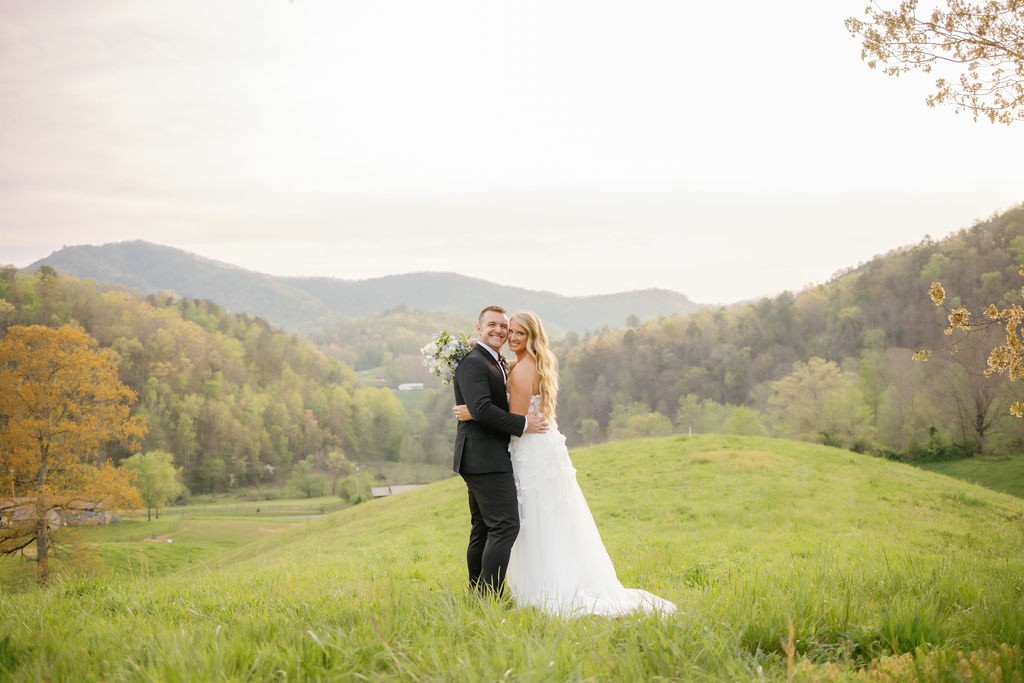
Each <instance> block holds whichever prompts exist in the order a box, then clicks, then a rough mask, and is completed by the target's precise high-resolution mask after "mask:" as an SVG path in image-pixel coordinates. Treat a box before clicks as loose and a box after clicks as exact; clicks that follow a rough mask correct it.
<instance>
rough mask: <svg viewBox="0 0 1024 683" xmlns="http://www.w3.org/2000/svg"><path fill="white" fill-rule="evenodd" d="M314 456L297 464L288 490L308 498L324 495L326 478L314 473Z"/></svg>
mask: <svg viewBox="0 0 1024 683" xmlns="http://www.w3.org/2000/svg"><path fill="white" fill-rule="evenodd" d="M313 460H314V456H312V455H311V456H309V457H307V458H304V459H302V460H300V461H299V462H297V463H295V467H294V468H293V469H292V473H291V475H289V477H288V482H287V484H286V485H287V486H288V488H290V489H292V490H294V491H296V492H298V493H301V494H302V495H304V496H305V497H306V498H312V497H314V496H322V495H323V494H324V478H323V477H322V476H320V475H319V474H317V473H316V472H315V471H314V462H313Z"/></svg>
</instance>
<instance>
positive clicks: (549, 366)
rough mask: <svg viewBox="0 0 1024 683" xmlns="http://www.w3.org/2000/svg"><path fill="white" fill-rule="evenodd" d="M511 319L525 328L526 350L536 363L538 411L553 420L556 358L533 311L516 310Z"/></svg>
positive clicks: (556, 384) (556, 401)
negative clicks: (538, 395)
mask: <svg viewBox="0 0 1024 683" xmlns="http://www.w3.org/2000/svg"><path fill="white" fill-rule="evenodd" d="M512 320H514V321H515V322H517V323H518V324H520V325H522V326H523V329H525V330H526V334H527V338H526V352H527V353H528V354H530V357H531V358H533V360H534V361H535V362H536V363H537V374H538V375H540V413H541V415H543V416H544V417H546V418H547V419H549V420H554V419H555V407H556V406H557V404H558V359H557V358H555V354H553V353H551V349H550V347H549V346H548V335H547V333H546V332H545V331H544V325H543V324H541V322H540V318H538V317H537V314H536V313H534V312H533V311H517V312H516V313H513V314H512Z"/></svg>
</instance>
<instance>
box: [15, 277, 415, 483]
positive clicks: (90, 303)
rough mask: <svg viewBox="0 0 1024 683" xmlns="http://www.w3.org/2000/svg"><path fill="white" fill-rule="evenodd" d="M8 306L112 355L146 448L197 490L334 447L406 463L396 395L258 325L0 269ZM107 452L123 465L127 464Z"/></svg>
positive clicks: (195, 304)
mask: <svg viewBox="0 0 1024 683" xmlns="http://www.w3.org/2000/svg"><path fill="white" fill-rule="evenodd" d="M0 301H4V302H6V303H7V304H9V305H10V306H12V307H13V313H12V314H11V317H12V319H13V321H14V322H18V323H24V322H45V324H47V325H59V324H63V323H67V322H72V321H73V322H75V323H77V324H80V325H81V326H82V327H84V328H85V329H86V330H87V331H88V332H89V333H90V334H91V335H92V336H93V337H95V338H96V339H97V340H98V342H99V345H100V346H101V347H104V348H109V349H111V351H112V352H113V353H114V354H115V355H116V361H117V372H118V376H119V378H120V380H121V381H122V382H123V383H124V384H126V385H127V386H128V387H129V388H130V389H132V390H133V391H135V392H136V393H137V394H138V396H139V401H138V404H137V407H136V413H137V414H138V415H139V416H140V417H142V418H144V419H145V420H146V422H147V425H148V426H149V433H148V434H147V435H146V437H145V438H144V439H143V442H142V444H141V447H142V450H144V451H151V450H162V451H166V452H168V453H171V454H173V456H174V461H175V466H176V467H181V468H182V477H183V480H184V483H185V484H186V485H187V486H188V487H189V488H190V489H191V490H193V491H199V492H202V491H216V490H223V489H225V488H228V487H230V486H232V485H243V484H255V483H258V482H261V481H267V480H268V479H271V478H277V477H281V476H284V475H287V474H288V472H289V471H290V470H291V468H292V467H294V465H295V463H298V462H300V461H302V460H303V459H305V458H307V457H309V456H311V455H314V456H317V457H318V458H320V457H322V456H324V455H326V453H328V452H330V451H331V450H333V449H339V450H341V451H343V452H344V453H345V454H346V456H348V457H349V458H351V459H353V460H364V461H366V460H376V459H380V458H384V457H389V458H392V459H397V458H398V457H399V453H398V451H399V448H398V445H396V444H398V443H400V442H401V439H402V436H403V433H402V430H403V429H405V420H404V412H403V409H402V407H401V405H396V404H395V403H394V402H392V400H391V399H393V396H392V395H391V393H390V392H389V391H388V390H386V389H373V388H369V387H364V386H362V385H360V384H359V382H358V381H357V380H356V378H355V374H354V372H353V371H352V369H351V368H349V367H347V366H345V365H344V364H342V363H340V362H338V361H337V360H334V359H332V358H330V357H328V356H326V355H325V354H324V353H322V352H320V351H319V350H318V349H316V348H315V347H314V346H313V345H312V344H311V343H309V342H306V341H303V340H300V339H298V338H296V337H294V336H291V335H288V334H285V333H283V332H281V331H279V330H276V329H274V328H272V327H271V326H270V325H268V324H267V323H266V322H265V321H263V320H261V319H259V318H253V317H249V316H245V315H234V314H230V313H227V312H225V311H223V310H222V309H221V308H220V307H219V306H217V305H215V304H213V303H210V302H206V301H198V300H193V299H180V298H178V297H175V296H173V295H171V294H169V293H161V294H153V295H148V296H146V297H141V296H140V295H137V294H133V293H130V292H128V291H125V290H123V289H120V288H109V289H101V288H100V287H98V286H97V285H96V284H95V283H92V282H89V281H83V280H77V279H75V278H70V277H61V276H57V275H55V274H49V273H46V274H44V273H41V272H40V273H36V274H33V275H22V274H19V273H17V271H15V270H14V269H13V268H4V269H0ZM395 425H397V427H396V426H395ZM392 428H394V429H397V430H398V433H397V434H395V435H390V434H389V435H388V438H386V439H378V436H380V435H381V434H382V432H383V430H385V429H392ZM392 437H393V438H392ZM107 450H108V454H109V455H110V456H111V457H112V458H113V459H114V460H115V461H118V460H120V459H121V458H125V457H127V456H128V455H130V454H131V453H130V452H129V451H127V450H125V449H122V448H120V447H117V446H108V447H107Z"/></svg>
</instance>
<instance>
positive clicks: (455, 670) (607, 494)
mask: <svg viewBox="0 0 1024 683" xmlns="http://www.w3.org/2000/svg"><path fill="white" fill-rule="evenodd" d="M573 460H574V463H575V465H576V467H577V470H578V472H577V476H578V479H579V481H580V484H581V486H582V487H583V489H584V492H585V494H586V495H587V497H588V500H589V501H590V504H591V508H592V511H593V513H594V516H595V519H596V520H597V524H598V526H599V528H600V530H601V533H602V536H603V538H604V540H605V543H606V545H607V547H608V549H609V552H610V554H611V556H612V559H613V560H614V562H615V565H616V568H617V570H618V573H619V578H620V579H621V580H622V581H623V583H624V584H626V585H628V586H636V587H641V588H645V589H647V590H651V591H653V592H655V593H657V594H659V595H662V596H664V597H666V598H669V599H670V600H673V601H674V602H675V603H676V604H677V605H678V606H679V611H678V613H677V614H675V615H672V616H669V617H666V618H659V617H647V616H634V617H625V618H616V619H609V618H598V617H585V618H580V619H575V620H568V621H562V620H558V619H554V618H550V617H547V616H545V615H543V614H540V613H538V612H536V611H534V610H519V609H514V608H510V607H508V606H507V605H502V604H494V603H488V602H480V601H479V600H477V599H476V598H475V597H473V596H471V595H468V594H467V591H466V590H465V588H464V581H465V569H464V566H463V565H464V559H463V557H464V549H465V540H466V536H467V533H468V527H469V520H468V511H467V509H466V503H465V490H464V486H463V484H462V483H461V481H460V480H458V479H457V478H456V479H449V480H445V481H442V482H438V483H435V484H432V485H430V486H427V487H424V488H421V489H417V490H415V491H412V492H410V493H406V494H403V495H401V496H396V497H393V498H387V499H382V500H378V501H374V502H371V503H368V504H365V505H359V506H356V507H354V508H350V509H346V510H342V511H340V512H337V513H334V514H331V515H328V516H325V517H323V518H320V519H316V520H312V521H309V522H306V523H303V524H299V525H296V526H294V527H292V528H290V529H284V530H282V531H280V532H279V533H274V534H263V535H262V536H261V537H259V538H257V540H254V541H252V542H250V543H248V544H245V545H242V546H236V547H233V548H225V549H224V551H223V552H222V553H220V554H219V555H218V556H217V557H212V556H211V557H210V558H209V559H208V560H206V561H204V562H203V563H201V564H198V565H196V564H192V565H190V567H189V568H186V569H183V570H181V571H177V572H173V573H170V574H167V575H164V576H159V577H156V578H149V579H147V578H145V577H144V576H140V575H139V573H138V572H135V573H134V575H132V573H129V572H124V571H121V572H118V573H115V574H114V575H113V576H110V577H107V578H103V577H98V576H72V577H68V578H65V579H62V580H59V581H57V582H56V583H54V584H53V585H52V586H50V587H48V588H45V589H42V590H35V589H33V590H30V591H27V592H17V593H12V592H10V591H7V590H5V591H0V634H4V636H3V637H0V678H5V677H10V678H12V679H15V680H25V679H43V678H46V679H51V680H69V679H75V680H100V679H104V680H125V679H130V680H136V679H141V680H184V679H188V680H209V679H227V680H270V679H289V680H294V679H299V680H308V679H314V680H319V679H331V680H338V679H342V680H348V679H352V680H408V681H411V680H424V679H426V680H456V681H478V680H512V679H515V680H528V681H545V680H649V679H652V678H659V677H660V678H662V679H668V680H685V681H694V680H697V681H702V680H703V681H719V680H744V681H745V680H786V679H787V676H788V675H790V674H792V675H793V676H794V677H795V678H796V679H797V680H857V675H858V672H860V673H862V674H863V675H865V676H874V678H873V679H872V680H965V679H970V678H972V677H973V678H976V679H977V678H983V675H984V674H986V672H987V674H988V675H989V676H990V677H989V678H984V680H990V679H991V680H999V679H995V678H991V675H992V674H993V672H995V671H996V667H1001V670H1002V674H1003V675H1004V676H1005V679H1004V680H1020V679H1021V677H1024V666H1022V665H1021V663H1020V659H1021V653H1022V652H1024V613H1022V611H1021V609H1020V605H1021V602H1022V599H1024V501H1022V500H1020V499H1018V498H1015V497H1013V496H1010V495H1006V494H1002V493H998V492H993V491H990V490H988V489H985V488H982V487H980V486H976V485H973V484H970V483H965V482H963V481H959V480H955V479H952V478H949V477H946V476H942V475H939V474H935V473H932V472H926V471H923V470H920V469H915V468H912V467H909V466H906V465H902V464H899V463H893V462H889V461H885V460H881V459H877V458H872V457H868V456H862V455H857V454H854V453H850V452H848V451H843V450H839V449H834V448H827V447H823V446H818V445H814V444H807V443H798V442H791V441H783V440H774V439H767V438H753V437H721V436H700V437H669V438H664V439H652V440H636V441H626V442H612V443H607V444H603V445H600V446H595V447H591V448H587V449H580V450H577V451H574V452H573ZM791 628H792V631H791V630H790V629H791ZM958 652H962V653H964V654H963V655H960V654H958ZM5 672H6V673H5ZM958 676H960V677H959V678H958Z"/></svg>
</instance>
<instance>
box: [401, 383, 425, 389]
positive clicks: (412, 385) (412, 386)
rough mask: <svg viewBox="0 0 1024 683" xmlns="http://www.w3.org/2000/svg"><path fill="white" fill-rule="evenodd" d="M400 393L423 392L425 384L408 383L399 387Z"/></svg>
mask: <svg viewBox="0 0 1024 683" xmlns="http://www.w3.org/2000/svg"><path fill="white" fill-rule="evenodd" d="M398 390H399V391H423V382H406V383H405V384H399V385H398Z"/></svg>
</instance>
